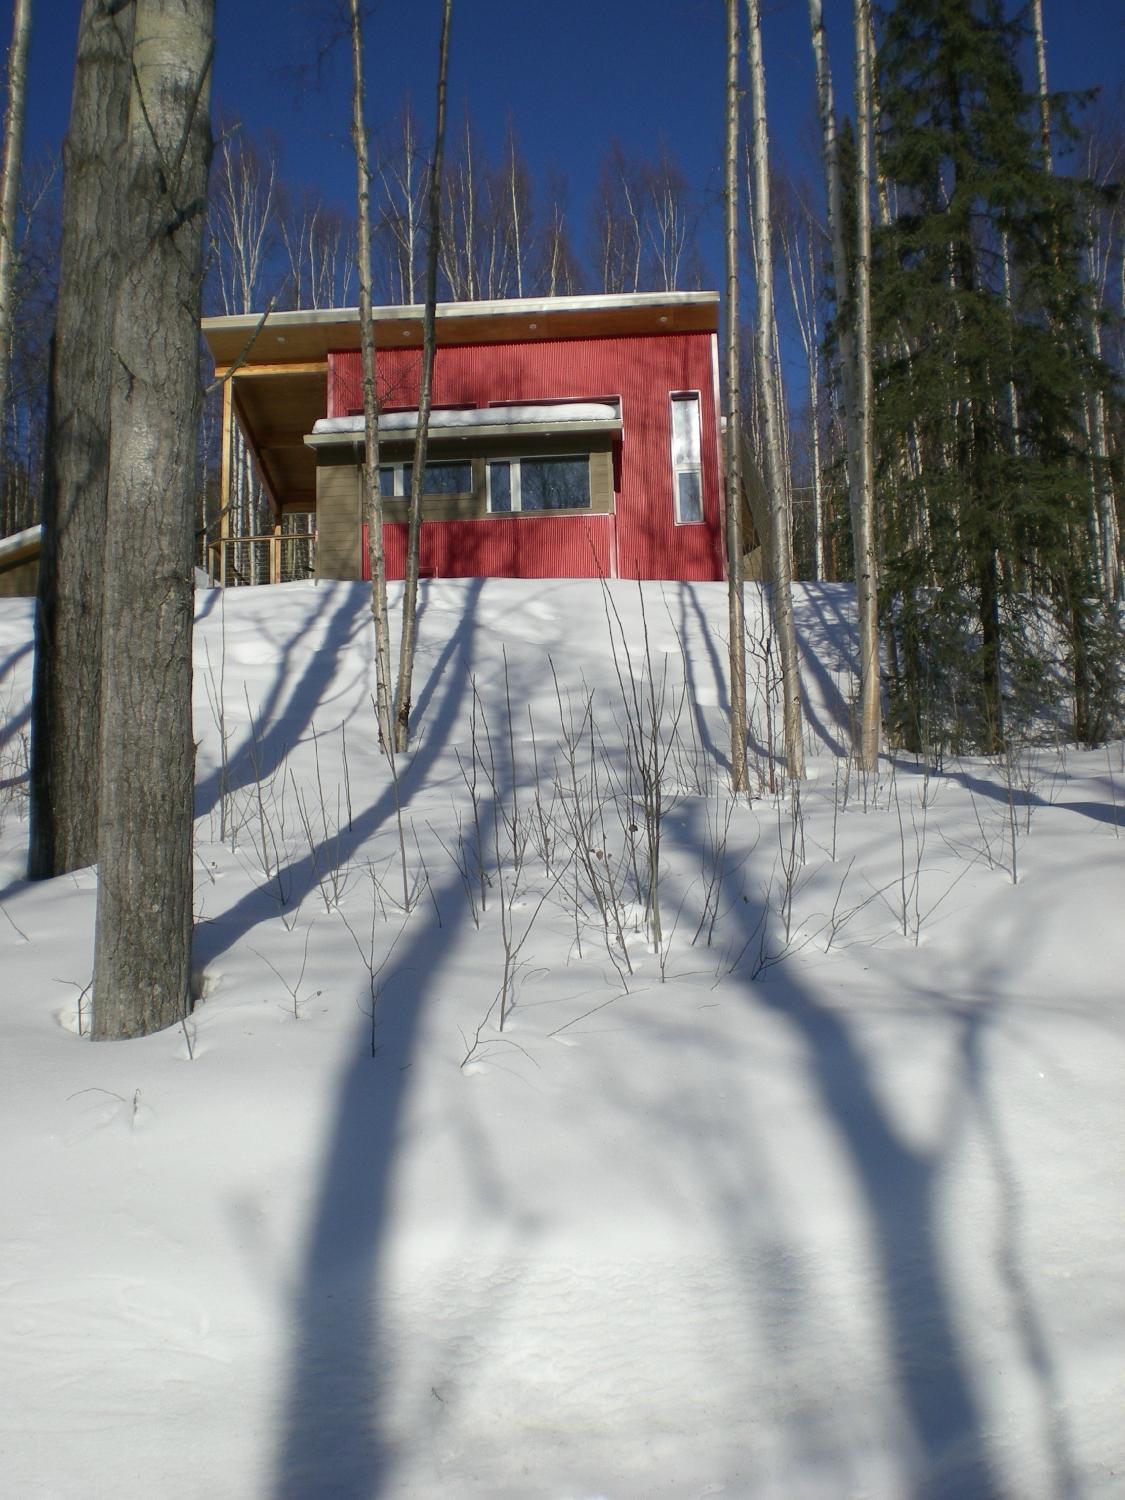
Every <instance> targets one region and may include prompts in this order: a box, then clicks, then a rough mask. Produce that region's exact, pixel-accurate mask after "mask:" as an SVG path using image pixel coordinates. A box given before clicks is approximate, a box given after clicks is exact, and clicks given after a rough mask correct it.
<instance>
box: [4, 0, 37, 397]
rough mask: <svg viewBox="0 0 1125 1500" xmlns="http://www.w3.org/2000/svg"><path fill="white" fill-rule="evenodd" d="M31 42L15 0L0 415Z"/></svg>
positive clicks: (23, 8) (20, 2)
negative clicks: (28, 54) (28, 56)
mask: <svg viewBox="0 0 1125 1500" xmlns="http://www.w3.org/2000/svg"><path fill="white" fill-rule="evenodd" d="M30 42H31V0H15V5H14V7H13V10H12V44H11V46H10V47H9V48H8V108H7V110H6V111H5V113H4V163H3V167H2V168H0V415H2V414H3V412H4V411H5V409H6V408H7V404H8V368H9V364H10V362H11V353H12V287H13V283H14V282H15V271H16V219H17V217H18V212H19V198H20V162H21V160H22V158H23V120H24V106H25V103H26V100H27V49H28V46H29V44H30Z"/></svg>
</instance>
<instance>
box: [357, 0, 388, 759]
mask: <svg viewBox="0 0 1125 1500" xmlns="http://www.w3.org/2000/svg"><path fill="white" fill-rule="evenodd" d="M349 10H350V15H351V40H352V141H353V144H354V146H355V165H356V195H357V199H358V207H359V224H358V231H359V232H358V254H357V257H356V274H357V276H358V279H359V341H360V357H361V361H362V365H363V438H364V442H363V468H362V470H361V485H362V491H361V493H362V497H363V518H364V521H365V522H366V524H367V556H368V562H369V566H370V572H371V618H372V621H373V623H374V627H375V717H376V722H377V723H378V726H379V746H380V749H382V750H383V752H384V754H386V755H391V754H393V752H394V738H393V726H392V724H391V627H390V617H389V614H388V611H387V558H386V552H385V551H384V548H383V498H382V495H381V494H380V492H379V397H378V392H377V390H376V387H375V325H374V322H373V321H372V317H371V174H370V172H369V171H368V165H367V125H366V122H365V121H364V107H363V105H364V86H363V20H362V17H361V14H360V0H349Z"/></svg>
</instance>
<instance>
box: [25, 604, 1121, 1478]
mask: <svg viewBox="0 0 1125 1500" xmlns="http://www.w3.org/2000/svg"><path fill="white" fill-rule="evenodd" d="M642 602H643V610H642ZM798 607H799V621H800V629H801V633H802V643H803V647H804V668H805V685H806V690H807V693H808V696H809V706H810V715H809V724H810V730H809V735H810V741H809V743H810V752H811V753H810V776H809V780H808V782H807V784H806V786H805V787H804V789H803V791H802V794H801V798H800V805H799V808H798V816H797V817H796V818H794V817H793V810H792V805H791V803H790V801H789V800H788V798H787V797H782V798H778V797H776V796H772V795H770V794H769V792H768V787H767V788H766V789H765V790H764V792H763V794H762V795H761V796H758V797H756V798H755V800H754V801H753V803H752V805H751V806H750V807H747V806H745V805H736V806H732V805H731V804H730V803H729V800H728V799H727V798H726V796H725V793H724V791H723V755H724V746H725V744H726V739H727V732H726V728H725V725H724V722H723V706H724V703H725V687H724V685H723V683H724V671H723V663H724V656H725V648H724V645H723V632H724V629H725V597H724V594H723V590H722V587H721V586H719V585H699V586H680V585H663V586H661V585H645V586H644V589H643V591H641V592H640V593H638V591H637V589H636V588H635V586H629V585H624V584H620V585H612V586H611V587H610V589H609V591H608V593H603V592H602V590H600V589H599V587H598V586H597V585H596V584H589V583H540V584H527V583H515V582H504V581H490V582H487V583H482V582H464V583H453V582H435V583H429V584H426V585H424V586H423V611H422V619H421V642H420V648H419V651H420V654H419V663H418V669H417V672H416V678H415V685H416V689H417V721H418V732H417V736H416V744H415V747H414V749H413V750H412V752H411V754H410V755H409V756H407V757H405V758H403V759H402V760H401V761H400V762H399V765H398V792H397V798H396V795H395V790H394V788H393V786H392V784H391V781H390V778H389V772H388V768H387V766H386V764H385V762H384V761H383V759H382V757H381V756H380V755H379V753H378V750H377V747H375V746H374V744H373V733H372V717H373V716H372V712H371V705H370V694H371V691H372V686H373V683H372V676H371V669H370V655H371V653H370V641H369V636H368V632H369V629H370V625H369V616H368V613H367V601H366V598H365V596H364V592H363V590H362V589H361V588H358V587H357V588H353V587H351V586H348V585H332V586H328V587H324V586H321V587H320V588H315V587H313V586H311V585H306V584H294V585H287V586H284V587H281V588H273V589H269V588H260V589H254V590H245V591H237V592H236V591H232V592H230V593H227V594H226V595H225V596H224V595H221V594H219V593H218V592H209V593H201V594H200V596H199V627H198V632H197V636H196V646H195V658H196V738H197V740H198V741H199V745H200V748H199V757H198V778H197V812H198V824H197V841H198V842H197V851H198V859H197V894H196V907H197V915H198V930H197V947H198V962H199V968H200V975H201V985H202V988H203V993H204V998H203V1000H202V1002H201V1003H200V1005H199V1006H198V1007H197V1009H196V1012H195V1014H194V1015H193V1016H192V1017H191V1019H190V1020H189V1022H188V1023H187V1025H186V1026H185V1027H184V1028H181V1029H180V1030H178V1031H173V1032H167V1033H164V1034H162V1035H160V1036H156V1037H151V1038H148V1039H146V1040H145V1041H142V1042H134V1043H127V1044H118V1045H100V1046H96V1047H95V1046H93V1045H91V1044H89V1043H88V1041H87V1040H86V1039H85V1037H84V1036H80V1033H81V1032H84V1031H85V1027H86V1021H87V1017H86V1013H85V1001H84V996H83V992H84V987H85V986H86V984H87V982H88V979H89V974H90V967H91V952H92V929H93V909H94V889H95V878H94V873H93V872H92V871H84V872H80V873H79V874H78V875H77V876H74V877H65V878H62V879H59V880H56V881H53V882H49V883H46V884H43V885H39V886H36V887H32V886H29V885H27V884H26V883H25V882H24V881H23V879H22V861H23V852H24V845H25V843H26V821H25V817H24V809H23V803H22V796H23V788H24V782H23V780H22V760H23V754H24V751H23V748H22V747H23V739H22V736H23V735H24V733H25V730H26V706H27V696H28V693H29V690H30V651H29V649H28V641H29V632H30V610H29V608H28V606H27V604H26V602H24V601H0V664H2V668H0V670H2V673H3V677H2V681H3V686H2V687H0V718H2V721H3V727H0V783H2V784H3V789H2V790H0V797H2V798H3V799H4V800H3V801H2V802H0V815H2V824H0V906H2V910H0V973H2V974H3V976H4V977H3V983H2V989H3V999H2V1001H0V1028H2V1032H3V1035H2V1041H0V1109H2V1111H3V1119H2V1136H0V1138H2V1140H3V1143H4V1147H3V1150H4V1174H3V1184H4V1193H3V1203H4V1217H3V1222H2V1227H0V1239H2V1247H3V1253H2V1257H0V1473H2V1474H3V1475H4V1482H3V1488H4V1491H5V1493H7V1494H11V1495H19V1496H40V1495H42V1496H47V1495H50V1496H61V1497H75V1500H78V1497H82V1500H86V1497H100V1496H106V1497H109V1496H113V1497H115V1500H116V1497H121V1496H138V1497H140V1496H146V1497H147V1496H150V1495H156V1494H158V1495H161V1496H163V1497H169V1500H178V1497H183V1500H188V1497H193V1500H194V1497H200V1496H204V1497H210V1496H215V1497H219V1496H223V1497H226V1496H240V1497H241V1496H247V1497H266V1496H279V1497H280V1496H285V1497H296V1496H307V1497H314V1496H325V1495H341V1496H349V1497H351V1496H369V1495H370V1496H374V1495H379V1496H387V1497H392V1496H393V1497H407V1496H411V1497H435V1500H436V1497H443V1500H444V1497H461V1496H465V1497H474V1496H480V1497H486V1496H487V1497H496V1500H508V1497H511V1500H524V1497H532V1496H535V1497H539V1496H542V1497H550V1500H556V1497H557V1500H564V1497H565V1500H579V1497H594V1496H605V1497H612V1500H648V1497H652V1496H656V1495H664V1494H666V1495H669V1496H677V1497H696V1496H703V1495H718V1494H722V1495H724V1496H728V1497H742V1496H747V1497H749V1496H753V1497H755V1500H757V1497H778V1500H782V1497H784V1500H792V1497H821V1496H823V1497H836V1496H859V1495H864V1496H873V1497H888V1500H890V1497H899V1496H907V1495H910V1496H913V1495H957V1496H999V1495H1013V1496H1016V1495H1018V1496H1020V1497H1029V1500H1034V1497H1040V1496H1042V1497H1044V1500H1046V1497H1048V1496H1054V1495H1061V1494H1082V1495H1085V1496H1110V1495H1113V1494H1115V1493H1119V1492H1120V1478H1119V1476H1120V1474H1121V1472H1122V1468H1123V1465H1125V1451H1123V1449H1125V1443H1123V1441H1122V1438H1121V1433H1120V1421H1119V1417H1120V1393H1121V1379H1120V1377H1121V1357H1120V1350H1121V1347H1122V1343H1121V1334H1122V1328H1121V1321H1122V1320H1121V1303H1120V1288H1121V1286H1122V1284H1123V1272H1125V1257H1123V1255H1122V1240H1121V1232H1120V1231H1121V1223H1120V1209H1119V1202H1120V1194H1119V1186H1120V1182H1119V1160H1118V1149H1119V1143H1120V1141H1121V1130H1122V1123H1123V1121H1122V1108H1121V1102H1120V1100H1121V1095H1120V1078H1121V1073H1122V1063H1123V1061H1125V1046H1123V1037H1122V1022H1121V1007H1120V1003H1119V997H1120V970H1121V946H1120V936H1119V928H1118V921H1119V912H1120V908H1121V896H1122V847H1123V845H1122V841H1121V838H1120V822H1121V818H1122V807H1123V806H1125V776H1123V773H1122V749H1121V746H1115V747H1113V749H1112V751H1111V753H1110V755H1109V756H1108V757H1107V756H1106V755H1105V754H1104V753H1099V754H1089V755H1080V754H1076V753H1075V752H1073V751H1070V752H1069V753H1066V754H1063V753H1062V752H1061V751H1056V750H1034V751H1027V752H1025V753H1024V754H1023V755H1022V756H1021V757H1019V759H1018V763H1017V764H1016V765H1015V766H1014V767H1013V768H1012V770H1011V772H1010V773H1009V772H1007V771H1006V770H1004V769H1003V768H997V767H995V766H993V765H990V764H988V763H986V762H983V761H972V762H963V763H957V764H950V765H948V766H947V767H946V768H945V771H944V773H943V774H942V775H940V776H939V775H926V774H924V771H923V769H922V768H920V767H917V766H914V765H913V764H912V763H908V762H906V761H901V762H899V763H898V764H897V765H895V766H893V765H892V764H891V763H890V762H888V763H887V765H886V767H885V769H884V770H883V772H882V773H881V774H880V776H879V777H878V778H871V779H869V780H868V781H867V782H866V783H864V782H861V781H859V780H858V779H857V778H856V776H855V774H854V772H852V771H850V770H849V768H848V766H847V763H846V761H845V760H844V759H843V755H842V752H843V750H844V747H845V744H846V725H847V721H848V713H847V696H848V692H849V670H850V662H851V660H852V654H853V651H854V642H853V640H852V636H851V624H850V621H851V611H850V595H849V593H848V591H847V590H846V589H844V588H842V587H837V586H823V587H816V588H814V587H811V586H810V587H808V588H806V589H805V590H803V591H802V592H801V594H800V597H799V600H798ZM752 614H753V611H752ZM752 632H753V633H754V635H755V638H756V639H757V640H759V641H761V640H763V639H764V631H763V629H762V626H761V618H760V614H759V615H758V616H756V617H755V621H754V623H753V624H752ZM646 636H647V648H646V645H645V641H646ZM752 656H755V657H756V665H757V666H758V667H761V666H762V661H761V660H758V659H757V654H756V653H755V652H752ZM505 657H506V670H505ZM685 682H686V688H687V694H686V696H682V692H681V684H684V683H685ZM634 683H635V684H636V686H637V696H636V698H634V697H633V684H634ZM649 684H652V689H651V692H650V691H649ZM623 694H624V696H623ZM755 703H756V715H755V726H754V730H755V747H756V754H757V762H756V763H757V766H758V769H759V773H760V776H761V778H762V780H763V782H768V776H769V764H768V755H767V754H766V752H765V750H764V743H765V742H766V741H767V740H768V736H769V732H770V728H771V723H770V719H769V715H768V714H767V712H766V706H765V702H764V699H763V697H762V695H760V694H758V695H756V696H755ZM654 705H655V710H656V719H657V720H658V727H657V730H656V731H655V733H654V734H649V735H647V736H645V735H642V741H643V744H644V745H647V746H648V747H649V748H650V749H652V748H653V747H655V748H654V749H653V757H654V758H653V759H652V760H651V761H650V762H649V764H651V765H654V766H657V767H659V776H658V777H657V778H656V779H657V780H659V783H660V790H661V807H660V863H659V867H658V878H657V879H656V880H655V882H650V881H649V879H648V849H649V846H648V841H647V838H646V833H647V831H648V825H646V818H645V797H644V795H643V792H644V788H643V787H642V786H640V785H639V784H638V783H637V780H636V777H635V776H634V777H633V779H632V780H631V779H630V777H631V772H630V766H629V757H628V754H627V745H628V741H629V738H630V733H631V731H630V719H632V722H633V723H634V724H637V723H639V724H641V725H642V726H643V725H644V724H645V723H646V722H649V719H650V716H651V715H652V713H653V712H654V707H653V706H654ZM509 710H510V711H509ZM474 788H475V792H474ZM649 792H650V795H649V811H650V822H651V816H652V812H653V805H654V804H653V798H652V795H651V793H652V787H651V786H650V787H649ZM396 801H397V804H398V805H399V806H400V807H401V809H402V821H401V839H400V825H399V822H398V821H397V819H396V811H395V809H396ZM1013 812H1014V814H1015V817H1014V819H1013ZM1013 827H1014V828H1015V835H1014V842H1013ZM478 835H479V840H478ZM403 849H405V858H404V857H403V854H402V850H403ZM1013 864H1014V865H1015V874H1016V875H1017V877H1018V883H1013V879H1012V873H1013V870H1012V867H1013ZM654 886H655V892H656V896H657V900H658V905H659V912H660V932H659V940H657V934H656V932H655V930H654V922H653V914H652V911H651V902H647V903H646V898H647V897H650V896H651V894H652V891H653V888H654ZM646 904H648V905H649V907H650V909H649V910H648V911H647V913H646ZM505 933H507V934H508V937H507V948H508V959H509V962H508V977H509V981H510V982H509V983H508V984H507V985H505ZM501 1002H502V1003H503V1008H504V1010H505V1021H504V1028H503V1030H502V1031H501V1030H499V1029H498V1021H499V1010H500V1005H501ZM373 1054H374V1055H373Z"/></svg>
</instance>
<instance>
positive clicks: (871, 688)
mask: <svg viewBox="0 0 1125 1500" xmlns="http://www.w3.org/2000/svg"><path fill="white" fill-rule="evenodd" d="M855 33H856V54H855V57H856V61H855V72H856V155H857V171H856V195H855V196H856V256H855V325H856V339H855V342H856V380H855V392H856V421H855V426H856V438H857V452H856V470H857V474H858V480H859V483H858V486H857V488H858V492H859V493H858V497H857V498H858V502H859V503H858V507H857V509H856V511H855V514H854V516H853V520H852V527H853V534H854V547H855V582H856V608H857V612H858V615H859V745H858V751H859V763H860V766H861V767H862V768H863V769H864V770H865V771H874V770H875V769H876V767H877V766H878V764H879V741H880V738H881V730H882V718H883V716H882V708H881V704H880V693H879V596H878V576H877V575H878V558H877V556H876V550H875V485H874V477H875V383H874V379H873V375H872V351H871V171H870V168H871V65H872V58H871V54H870V52H869V50H868V39H869V36H870V34H871V6H870V0H856V3H855Z"/></svg>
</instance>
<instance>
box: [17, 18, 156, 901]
mask: <svg viewBox="0 0 1125 1500" xmlns="http://www.w3.org/2000/svg"><path fill="white" fill-rule="evenodd" d="M132 47H133V8H132V6H127V7H125V8H124V9H114V8H112V7H111V6H110V5H109V4H107V3H106V0H83V5H82V11H81V15H80V18H79V23H78V51H77V57H76V60H75V68H74V89H73V95H72V101H71V111H70V125H69V128H68V131H67V137H66V144H65V146H64V148H63V157H64V162H65V177H64V181H63V210H62V212H63V226H62V243H61V247H60V252H59V299H58V307H57V309H56V313H55V329H54V335H53V337H52V341H51V357H50V374H49V386H50V389H49V396H48V404H47V431H46V437H45V439H44V477H43V541H42V547H41V551H40V565H39V593H38V600H37V604H36V611H35V641H36V651H35V686H34V693H33V697H32V713H31V820H30V821H31V827H30V836H29V845H28V873H29V874H30V876H31V877H32V879H45V878H47V877H50V876H52V875H61V874H65V873H66V871H68V870H76V869H80V868H81V867H82V866H84V865H91V864H93V863H94V861H95V859H96V858H97V818H98V787H97V766H98V744H99V728H100V722H101V629H102V562H103V554H104V547H105V518H106V493H107V484H108V475H109V442H110V425H109V424H110V417H109V386H110V369H111V352H110V351H111V349H112V332H113V309H114V299H115V295H116V290H117V285H118V280H119V256H120V246H121V242H122V238H123V236H124V233H125V227H126V223H127V219H126V216H125V210H124V199H125V141H126V133H127V128H128V118H129V92H130V68H131V55H132Z"/></svg>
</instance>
